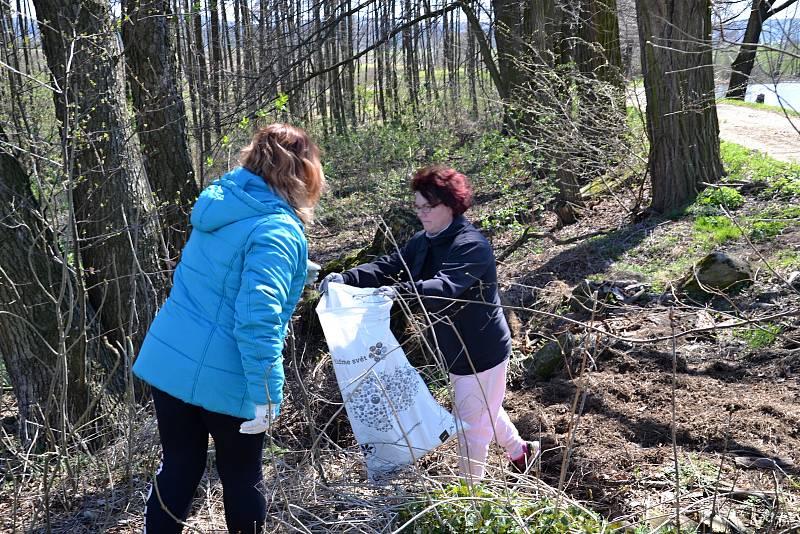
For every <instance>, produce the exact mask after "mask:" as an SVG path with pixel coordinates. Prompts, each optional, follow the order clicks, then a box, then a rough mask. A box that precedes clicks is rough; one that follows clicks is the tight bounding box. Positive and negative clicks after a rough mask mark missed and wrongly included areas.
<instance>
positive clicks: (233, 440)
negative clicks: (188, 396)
mask: <svg viewBox="0 0 800 534" xmlns="http://www.w3.org/2000/svg"><path fill="white" fill-rule="evenodd" d="M153 401H154V403H155V406H156V416H157V418H158V432H159V434H160V435H161V448H162V451H163V452H162V454H163V456H162V460H161V467H160V468H159V470H158V472H157V474H156V479H155V483H154V485H153V487H152V488H151V490H150V496H149V497H148V499H147V506H146V507H145V532H146V533H149V534H169V533H172V532H181V530H182V529H183V526H182V525H181V524H180V523H178V522H176V521H175V520H174V519H173V518H172V517H170V515H169V514H168V513H167V512H166V511H165V510H164V509H163V508H162V503H163V505H164V506H166V507H167V509H168V510H169V511H170V512H171V513H172V515H174V516H175V517H177V518H178V519H180V520H182V521H185V520H186V517H187V516H188V514H189V507H190V505H191V503H192V497H194V492H195V490H196V489H197V485H198V484H199V483H200V478H202V476H203V472H204V471H205V468H206V456H207V454H208V435H209V434H211V436H212V437H213V438H214V445H215V447H216V451H217V455H216V456H217V471H218V472H219V478H220V479H221V480H222V497H223V502H224V504H225V522H226V523H227V525H228V531H229V532H231V533H241V534H250V533H261V532H262V528H263V525H264V519H265V518H266V515H267V508H266V503H265V501H264V496H263V495H262V493H261V490H260V484H261V481H262V475H261V457H262V453H263V449H264V434H263V433H261V434H241V433H239V425H240V424H242V422H243V421H244V419H239V418H237V417H232V416H230V415H224V414H220V413H215V412H210V411H208V410H204V409H203V408H200V407H199V406H194V405H192V404H187V403H185V402H183V401H181V400H178V399H176V398H175V397H173V396H171V395H168V394H166V393H164V392H163V391H160V390H158V389H156V388H153ZM159 497H160V500H159Z"/></svg>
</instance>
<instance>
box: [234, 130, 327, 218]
mask: <svg viewBox="0 0 800 534" xmlns="http://www.w3.org/2000/svg"><path fill="white" fill-rule="evenodd" d="M319 156H320V153H319V147H317V145H316V144H314V142H313V141H311V139H310V138H309V137H308V134H307V133H306V132H305V131H304V130H303V129H302V128H298V127H296V126H291V125H289V124H282V123H274V124H270V125H269V126H265V127H263V128H260V129H259V130H258V131H257V132H256V133H255V135H253V140H252V141H251V142H250V144H249V145H247V146H246V147H244V148H243V149H242V151H241V153H240V154H239V160H240V162H241V164H242V167H244V168H245V169H247V170H248V171H250V172H252V173H255V174H257V175H259V176H261V177H262V178H263V179H264V181H265V182H267V184H269V185H270V187H272V189H273V190H274V191H275V192H276V193H277V194H278V195H280V196H281V197H282V198H283V199H284V200H285V201H286V202H288V203H289V205H290V206H291V207H292V208H293V209H294V211H295V213H297V216H298V217H300V219H301V220H302V221H303V222H304V223H306V224H308V223H310V222H312V221H313V219H314V206H316V204H317V202H319V197H320V196H321V195H322V190H323V188H324V187H325V175H324V174H323V172H322V164H321V163H320V159H319Z"/></svg>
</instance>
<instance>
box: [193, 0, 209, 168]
mask: <svg viewBox="0 0 800 534" xmlns="http://www.w3.org/2000/svg"><path fill="white" fill-rule="evenodd" d="M195 8H197V9H195ZM191 9H192V14H191V20H192V24H193V27H194V59H195V65H197V71H196V73H195V77H194V78H195V83H196V84H197V93H198V95H199V102H200V112H199V113H198V117H199V119H200V123H199V125H198V126H199V135H200V136H201V139H202V145H201V146H202V151H201V161H202V158H203V157H204V156H205V155H206V154H207V153H208V152H209V151H210V150H211V124H209V123H210V122H211V121H209V119H208V116H209V114H210V112H211V109H212V105H211V102H210V101H209V100H210V98H209V88H208V67H207V66H206V46H205V40H204V39H203V21H202V18H201V17H200V12H201V9H202V3H201V2H198V3H195V4H192V6H191Z"/></svg>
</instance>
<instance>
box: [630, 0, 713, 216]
mask: <svg viewBox="0 0 800 534" xmlns="http://www.w3.org/2000/svg"><path fill="white" fill-rule="evenodd" d="M636 13H637V17H638V21H639V38H640V41H641V54H642V70H643V73H644V87H645V94H646V97H647V136H648V138H649V139H650V155H649V158H648V163H647V167H648V170H649V173H650V179H651V182H652V188H653V200H652V205H651V208H652V209H653V210H655V211H657V212H666V211H669V210H671V209H675V208H679V207H681V206H682V205H684V204H685V203H686V202H688V201H690V200H691V199H693V198H694V197H695V196H696V195H697V192H698V191H699V189H701V188H702V186H701V183H702V182H705V183H715V182H716V181H717V180H718V179H719V178H720V177H721V176H722V175H723V169H722V162H721V161H720V155H719V126H718V123H717V108H716V105H715V103H714V69H713V65H712V62H711V60H712V57H711V42H710V35H711V6H710V0H704V1H703V2H689V3H684V2H672V1H668V0H659V1H653V0H637V1H636Z"/></svg>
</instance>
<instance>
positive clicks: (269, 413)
mask: <svg viewBox="0 0 800 534" xmlns="http://www.w3.org/2000/svg"><path fill="white" fill-rule="evenodd" d="M278 410H279V408H278V405H277V404H259V405H257V406H256V418H255V419H251V420H250V421H245V422H244V423H242V424H241V426H239V432H240V433H242V434H261V433H262V432H266V431H267V430H269V427H270V426H272V423H274V422H275V419H277V418H278Z"/></svg>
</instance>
